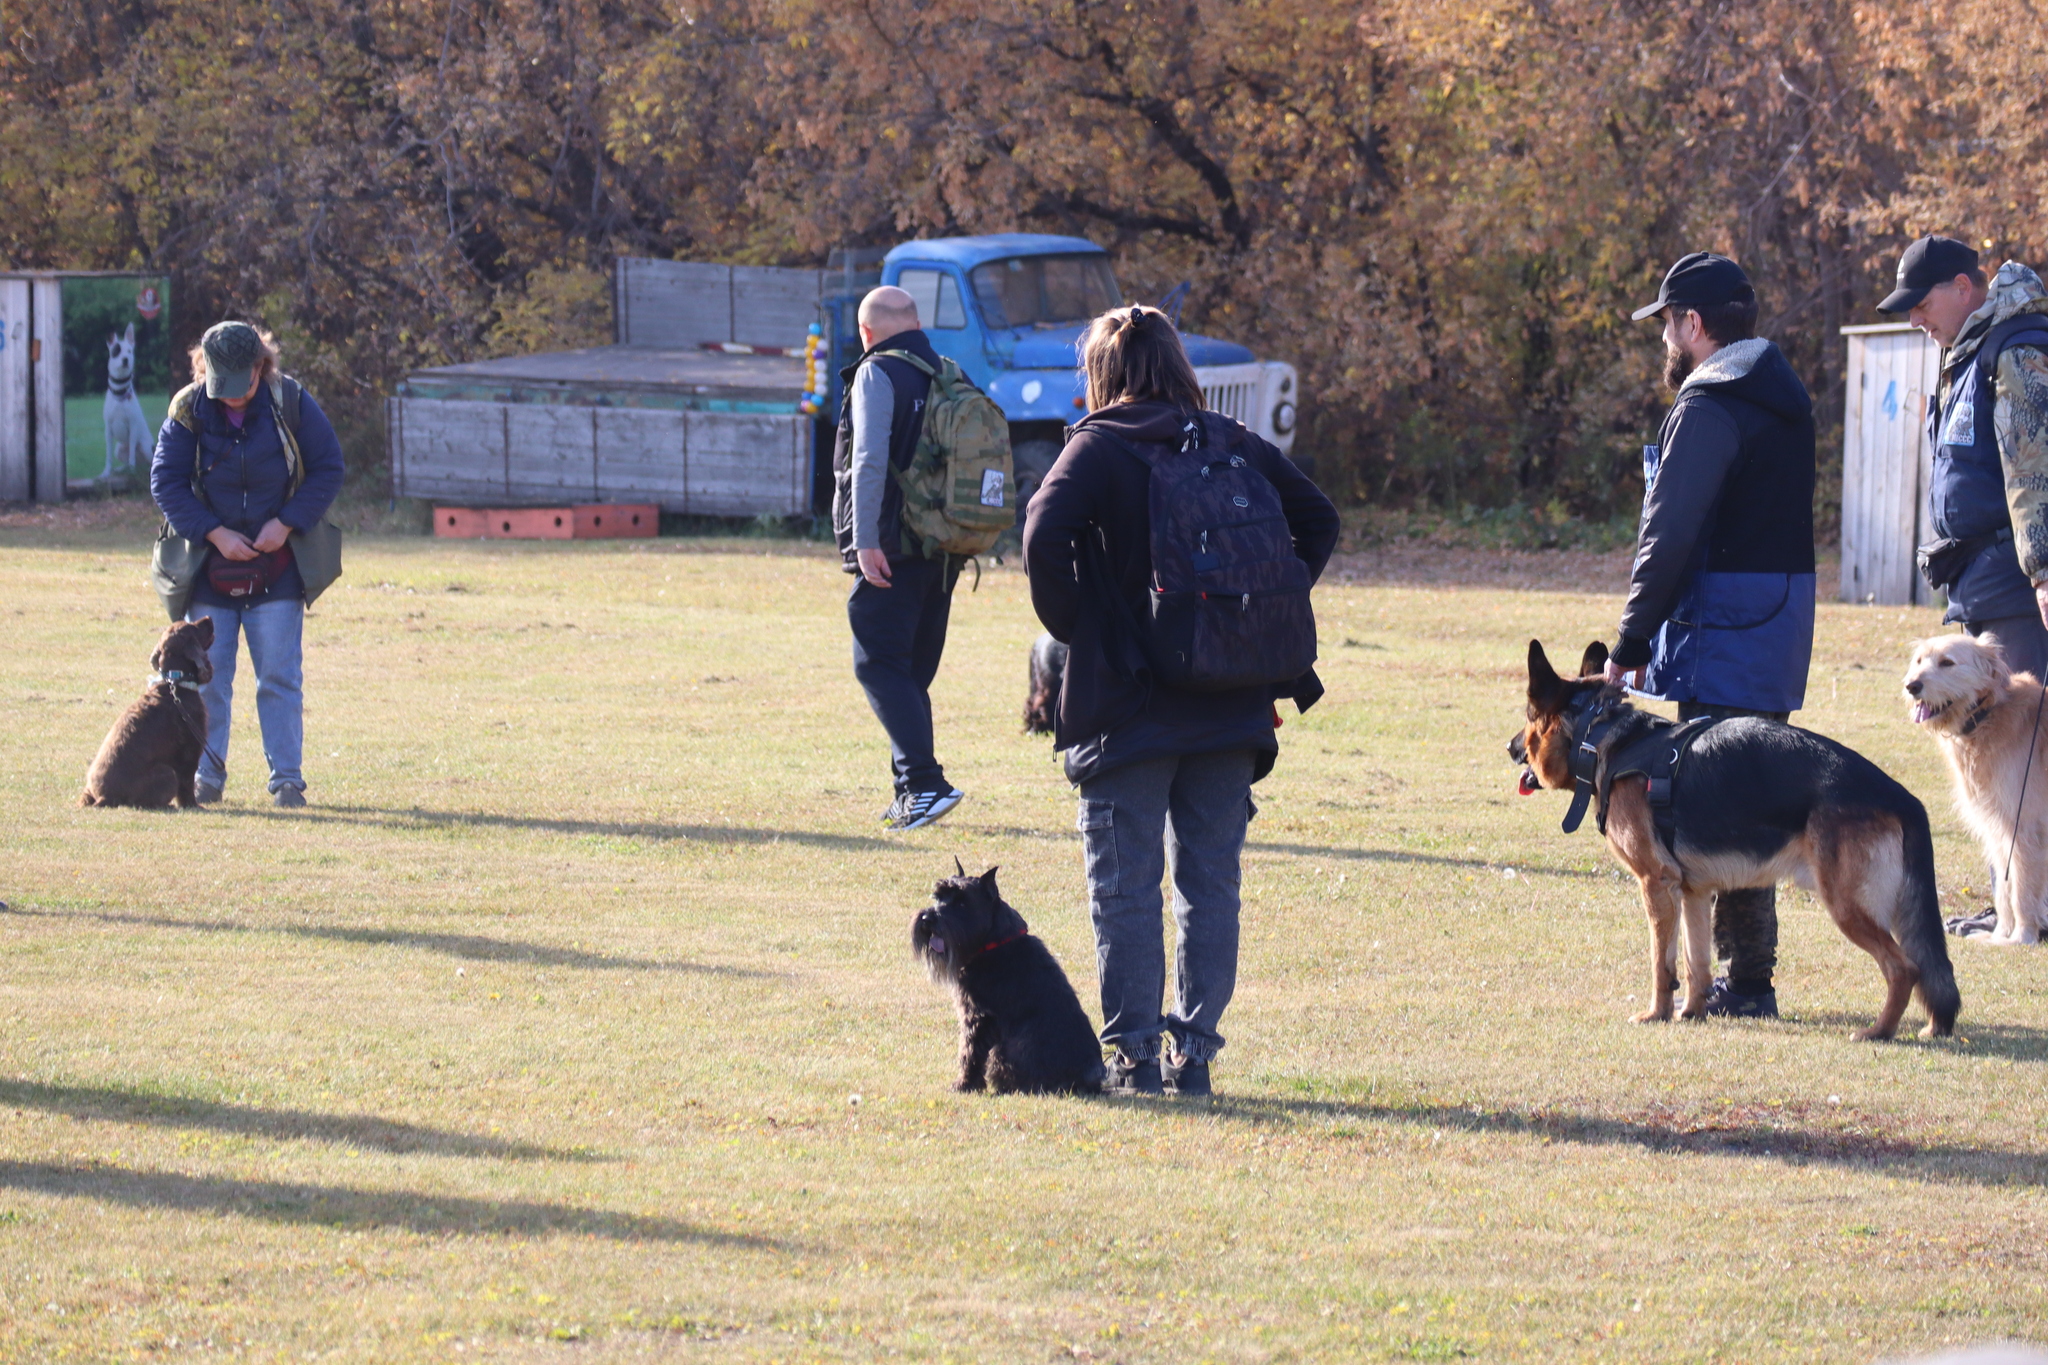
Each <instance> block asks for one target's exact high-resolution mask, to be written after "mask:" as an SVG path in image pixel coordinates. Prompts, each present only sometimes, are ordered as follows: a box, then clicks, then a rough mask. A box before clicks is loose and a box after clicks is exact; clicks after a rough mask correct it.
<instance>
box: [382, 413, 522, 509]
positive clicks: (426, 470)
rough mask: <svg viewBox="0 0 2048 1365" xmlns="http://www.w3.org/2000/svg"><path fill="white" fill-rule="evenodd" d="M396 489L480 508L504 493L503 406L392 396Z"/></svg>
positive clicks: (421, 496)
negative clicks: (477, 504) (479, 505)
mask: <svg viewBox="0 0 2048 1365" xmlns="http://www.w3.org/2000/svg"><path fill="white" fill-rule="evenodd" d="M392 405H393V407H394V409H395V414H394V417H395V420H394V422H393V428H392V429H393V431H394V433H395V435H396V437H397V440H396V442H395V444H396V446H397V450H396V452H395V454H396V458H395V459H394V461H393V463H394V465H395V466H396V470H397V479H396V482H397V490H396V491H397V492H398V493H399V495H400V496H402V497H408V498H446V499H448V500H449V501H451V502H476V503H481V504H483V505H485V506H489V505H492V504H494V503H497V502H499V501H502V500H503V499H504V498H505V497H506V496H507V492H508V490H507V488H506V484H505V405H504V404H503V403H471V402H452V401H443V400H441V399H433V398H394V399H393V400H392Z"/></svg>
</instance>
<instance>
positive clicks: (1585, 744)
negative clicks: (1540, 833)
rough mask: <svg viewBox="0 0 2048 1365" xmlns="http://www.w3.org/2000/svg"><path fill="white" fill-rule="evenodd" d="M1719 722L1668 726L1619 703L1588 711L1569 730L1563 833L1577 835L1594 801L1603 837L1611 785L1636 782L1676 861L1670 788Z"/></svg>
mask: <svg viewBox="0 0 2048 1365" xmlns="http://www.w3.org/2000/svg"><path fill="white" fill-rule="evenodd" d="M1719 719H1720V718H1719V717H1717V716H1699V717H1696V718H1694V719H1692V720H1688V721H1684V722H1674V721H1668V720H1665V719H1664V718H1663V717H1662V716H1653V715H1650V714H1648V713H1647V712H1644V711H1638V710H1636V709H1635V708H1634V707H1632V706H1630V705H1629V704H1628V703H1627V702H1624V701H1620V700H1618V699H1614V700H1609V701H1608V702H1606V703H1605V704H1604V705H1597V704H1596V705H1593V706H1589V707H1587V708H1586V711H1585V712H1584V714H1582V715H1581V716H1580V717H1579V718H1578V720H1577V721H1576V722H1574V724H1573V726H1572V758H1571V767H1572V804H1571V809H1569V810H1567V811H1566V812H1565V816H1564V832H1565V833H1566V834H1572V833H1575V832H1576V831H1577V830H1578V828H1579V826H1580V825H1581V824H1583V823H1584V822H1585V819H1586V807H1587V806H1588V805H1589V804H1592V802H1593V798H1594V797H1595V796H1596V795H1597V796H1598V797H1599V804H1598V806H1597V807H1596V809H1595V814H1594V822H1595V824H1596V825H1597V826H1598V827H1599V830H1600V832H1601V833H1602V834H1605V833H1606V832H1607V802H1608V798H1609V796H1610V795H1611V794H1612V792H1613V790H1614V780H1615V779H1616V778H1618V777H1641V778H1642V779H1643V783H1644V794H1645V795H1646V796H1648V797H1649V799H1650V818H1651V819H1652V820H1653V821H1654V822H1655V824H1656V828H1657V837H1658V839H1660V840H1661V841H1662V842H1663V844H1664V847H1665V850H1666V851H1667V852H1669V853H1670V854H1671V855H1672V856H1673V857H1676V856H1677V854H1678V817H1677V815H1676V814H1675V813H1674V812H1673V810H1672V808H1671V789H1672V784H1673V783H1674V782H1675V781H1676V780H1677V777H1678V768H1679V765H1680V764H1682V763H1683V762H1684V761H1685V756H1686V754H1687V752H1688V751H1690V750H1691V748H1692V745H1693V742H1694V741H1695V740H1697V739H1698V738H1699V737H1700V736H1701V735H1703V734H1705V733H1706V732H1707V731H1708V730H1709V729H1711V728H1713V726H1714V724H1715V723H1716V722H1717V721H1718V720H1719Z"/></svg>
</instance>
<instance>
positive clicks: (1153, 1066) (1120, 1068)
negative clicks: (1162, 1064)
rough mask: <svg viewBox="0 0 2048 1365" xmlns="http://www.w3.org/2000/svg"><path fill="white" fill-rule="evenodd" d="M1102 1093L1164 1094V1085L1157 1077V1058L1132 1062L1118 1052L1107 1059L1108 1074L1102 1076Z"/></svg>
mask: <svg viewBox="0 0 2048 1365" xmlns="http://www.w3.org/2000/svg"><path fill="white" fill-rule="evenodd" d="M1102 1093H1103V1094H1105V1095H1164V1094H1165V1093H1166V1086H1165V1084H1164V1083H1163V1082H1161V1081H1160V1079H1159V1059H1158V1058H1157V1057H1154V1058H1153V1059H1152V1060H1151V1061H1149V1062H1134V1061H1132V1060H1131V1059H1130V1058H1128V1057H1126V1056H1124V1054H1123V1053H1121V1052H1119V1053H1117V1054H1116V1055H1115V1056H1113V1057H1111V1058H1110V1059H1109V1074H1108V1075H1107V1076H1105V1077H1104V1078H1103V1081H1102Z"/></svg>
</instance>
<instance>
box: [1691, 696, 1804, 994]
mask: <svg viewBox="0 0 2048 1365" xmlns="http://www.w3.org/2000/svg"><path fill="white" fill-rule="evenodd" d="M1790 715H1791V712H1789V711H1751V710H1748V709H1746V708H1744V707H1740V706H1712V705H1709V704H1707V703H1706V702H1697V701H1682V702H1680V703H1678V718H1679V719H1680V720H1692V719H1694V718H1695V717H1697V716H1720V717H1722V718H1724V719H1725V718H1728V717H1732V716H1760V717H1762V718H1763V719H1764V720H1785V719H1787V718H1788V717H1789V716H1790ZM1714 955H1715V956H1716V957H1719V958H1721V959H1722V960H1724V961H1725V962H1727V964H1728V989H1729V990H1731V991H1737V992H1739V993H1741V994H1743V995H1761V994H1763V993H1764V992H1765V991H1767V990H1770V989H1771V974H1772V973H1773V972H1775V971H1776V970H1777V968H1778V888H1777V887H1775V886H1757V887H1745V888H1744V889H1742V890H1740V891H1723V892H1722V893H1721V894H1720V895H1718V896H1716V897H1714Z"/></svg>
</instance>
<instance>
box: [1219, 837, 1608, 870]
mask: <svg viewBox="0 0 2048 1365" xmlns="http://www.w3.org/2000/svg"><path fill="white" fill-rule="evenodd" d="M1244 851H1245V852H1246V853H1287V854H1291V855H1293V856H1294V857H1297V858H1352V859H1356V860H1358V861H1361V862H1368V863H1426V864H1429V865H1431V866H1436V867H1469V868H1472V869H1474V870H1476V871H1480V872H1499V871H1500V870H1501V869H1503V868H1505V867H1507V866H1508V864H1506V863H1500V862H1494V861H1491V860H1489V859H1486V858H1453V857H1451V856H1449V855H1448V854H1443V853H1416V852H1412V851H1411V850H1409V849H1405V848H1337V847H1334V846H1331V845H1326V844H1269V843H1263V842H1260V841H1258V840H1253V839H1247V840H1245V845H1244ZM1515 872H1516V875H1518V876H1519V875H1523V874H1527V875H1529V876H1538V875H1541V876H1546V877H1604V876H1606V875H1607V873H1606V872H1605V871H1604V870H1596V871H1592V872H1588V871H1586V870H1585V869H1584V868H1577V867H1544V866H1542V865H1540V864H1536V863H1522V864H1519V865H1516V867H1515Z"/></svg>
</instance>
